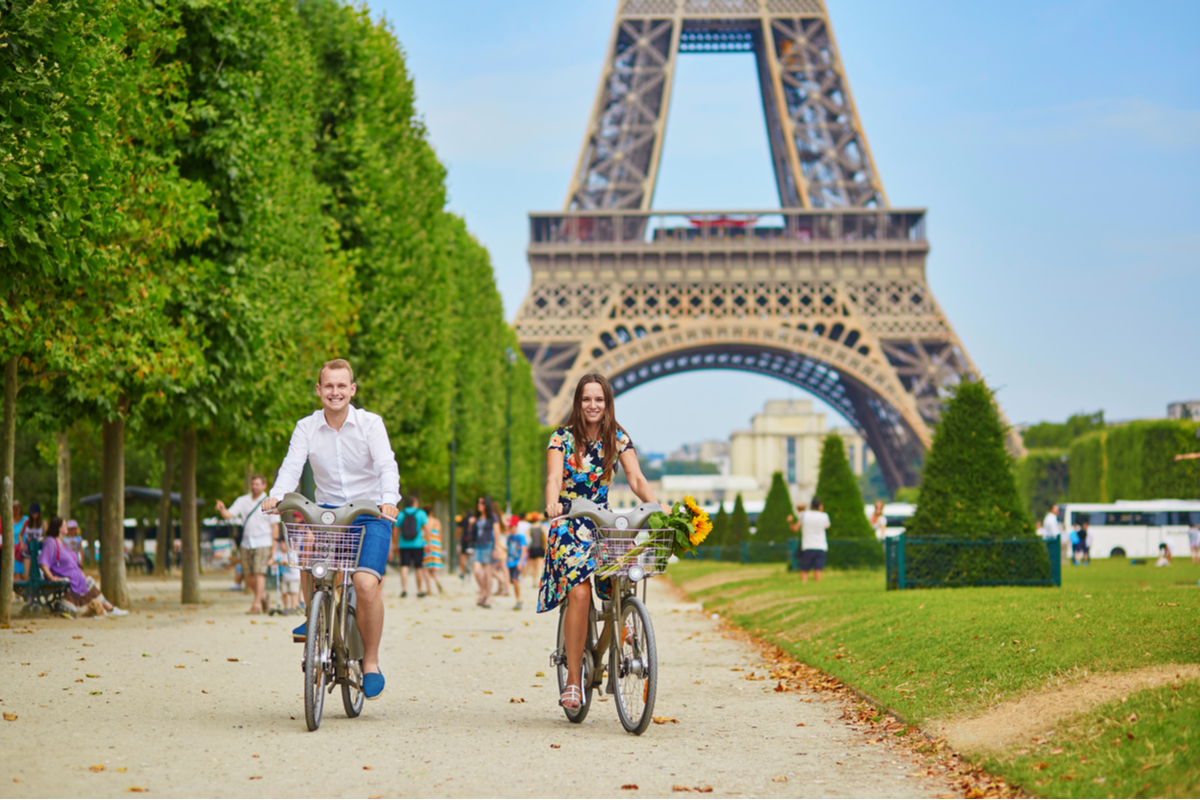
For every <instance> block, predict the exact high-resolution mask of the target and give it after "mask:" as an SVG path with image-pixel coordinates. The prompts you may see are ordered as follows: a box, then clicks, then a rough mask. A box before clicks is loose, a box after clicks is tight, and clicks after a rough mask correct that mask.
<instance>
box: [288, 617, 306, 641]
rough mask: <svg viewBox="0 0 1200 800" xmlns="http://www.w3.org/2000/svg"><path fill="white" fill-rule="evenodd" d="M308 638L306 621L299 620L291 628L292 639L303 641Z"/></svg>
mask: <svg viewBox="0 0 1200 800" xmlns="http://www.w3.org/2000/svg"><path fill="white" fill-rule="evenodd" d="M307 638H308V622H307V621H305V622H301V623H300V625H299V626H298V627H296V628H295V629H293V630H292V641H293V642H303V641H304V640H305V639H307Z"/></svg>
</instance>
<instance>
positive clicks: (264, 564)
mask: <svg viewBox="0 0 1200 800" xmlns="http://www.w3.org/2000/svg"><path fill="white" fill-rule="evenodd" d="M266 499H267V479H266V478H264V477H263V476H262V475H259V474H254V475H251V476H250V494H244V495H242V496H241V497H239V498H238V499H237V500H234V501H233V505H232V506H230V507H229V508H226V507H225V504H224V503H222V502H221V501H220V500H218V501H217V505H216V509H217V513H218V514H220V515H221V517H222V518H223V519H231V520H236V521H237V522H238V524H240V525H241V526H242V544H241V548H240V550H241V553H242V575H243V577H244V579H245V582H246V587H247V588H248V589H250V591H251V593H252V595H253V596H252V598H251V600H250V610H249V611H247V612H246V613H247V614H266V613H267V612H269V611H270V610H271V602H270V600H268V599H267V570H269V569H270V568H271V554H272V553H274V552H275V540H276V539H278V538H279V525H278V524H276V523H274V522H272V521H271V518H270V517H268V516H267V515H266V514H265V513H264V512H263V508H262V506H263V503H264V502H265V501H266Z"/></svg>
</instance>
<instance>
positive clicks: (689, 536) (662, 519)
mask: <svg viewBox="0 0 1200 800" xmlns="http://www.w3.org/2000/svg"><path fill="white" fill-rule="evenodd" d="M646 524H647V525H649V526H650V527H651V528H659V529H664V528H670V529H672V530H674V531H675V543H674V547H673V548H672V555H675V556H684V555H686V554H688V553H691V552H692V551H694V550H695V549H696V548H697V547H699V546H700V544H701V543H702V542H703V541H704V540H705V539H707V538H708V534H710V533H712V528H713V526H712V520H710V519H709V518H708V512H707V511H705V510H704V509H702V508H701V507H700V506H698V505H697V504H696V499H695V498H694V497H692V496H691V495H688V496H686V497H684V498H683V502H682V503H679V502H676V503H675V504H674V505H673V506H671V513H670V514H664V513H662V512H661V511H660V512H658V513H655V514H651V515H650V519H649V520H647V523H646Z"/></svg>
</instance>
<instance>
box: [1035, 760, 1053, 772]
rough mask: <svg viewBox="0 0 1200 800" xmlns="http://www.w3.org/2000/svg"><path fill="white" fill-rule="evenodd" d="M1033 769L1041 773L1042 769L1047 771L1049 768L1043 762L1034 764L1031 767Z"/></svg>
mask: <svg viewBox="0 0 1200 800" xmlns="http://www.w3.org/2000/svg"><path fill="white" fill-rule="evenodd" d="M1033 768H1034V769H1036V770H1039V771H1041V770H1043V769H1049V768H1050V765H1049V764H1047V763H1046V762H1045V761H1039V762H1038V763H1036V764H1034V765H1033Z"/></svg>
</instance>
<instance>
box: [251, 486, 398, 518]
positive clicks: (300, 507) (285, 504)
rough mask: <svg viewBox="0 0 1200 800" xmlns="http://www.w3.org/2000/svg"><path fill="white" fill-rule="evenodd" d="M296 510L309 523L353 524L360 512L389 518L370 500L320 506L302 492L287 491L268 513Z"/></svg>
mask: <svg viewBox="0 0 1200 800" xmlns="http://www.w3.org/2000/svg"><path fill="white" fill-rule="evenodd" d="M284 511H296V512H298V513H299V514H300V516H302V517H304V519H305V521H306V522H308V524H310V525H353V524H354V520H356V519H357V518H358V517H359V516H360V515H362V514H368V515H370V516H372V517H377V518H381V519H388V520H390V519H391V517H389V516H387V515H386V514H384V513H383V512H382V511H380V510H379V506H377V505H375V504H374V503H373V502H371V501H370V500H355V501H353V502H351V503H347V504H346V505H344V506H338V507H337V508H322V507H321V506H319V505H317V504H316V503H314V502H313V501H311V500H309V499H308V498H307V497H305V496H304V495H302V494H297V493H296V492H289V493H288V494H285V495H284V496H283V499H282V500H280V501H279V505H277V506H275V508H274V509H273V510H272V511H269V512H267V513H269V514H280V513H283V512H284Z"/></svg>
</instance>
